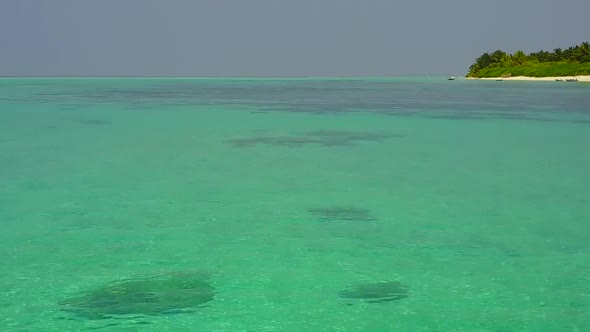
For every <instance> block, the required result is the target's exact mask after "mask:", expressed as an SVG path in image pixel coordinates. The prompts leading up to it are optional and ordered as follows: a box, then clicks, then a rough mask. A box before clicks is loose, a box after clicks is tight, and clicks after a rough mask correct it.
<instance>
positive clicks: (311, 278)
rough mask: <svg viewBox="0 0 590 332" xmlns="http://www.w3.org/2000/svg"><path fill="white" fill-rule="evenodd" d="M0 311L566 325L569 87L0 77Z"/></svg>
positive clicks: (1, 325)
mask: <svg viewBox="0 0 590 332" xmlns="http://www.w3.org/2000/svg"><path fill="white" fill-rule="evenodd" d="M0 226H1V232H0V331H5V332H8V331H84V330H92V329H99V330H100V331H228V332H229V331H232V332H233V331H251V332H254V331H256V332H260V331H317V332H321V331H416V332H418V331H494V332H504V331H506V332H508V331H535V332H543V331H590V86H589V85H587V84H582V83H564V82H534V83H531V82H495V81H492V82H490V81H485V82H484V81H466V80H456V81H447V80H446V79H445V78H436V77H435V78H354V79H353V78H342V79H339V78H329V79H328V78H325V79H322V78H301V79H278V78H277V79H172V78H168V79H155V78H154V79H150V78H145V79H123V78H95V79H91V78H69V79H59V78H38V79H33V78H30V79H25V78H21V79H1V80H0Z"/></svg>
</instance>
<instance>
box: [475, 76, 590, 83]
mask: <svg viewBox="0 0 590 332" xmlns="http://www.w3.org/2000/svg"><path fill="white" fill-rule="evenodd" d="M573 78H574V79H577V80H578V82H590V75H579V76H551V77H530V76H511V77H466V79H468V80H483V81H498V80H502V81H539V82H551V81H558V80H562V81H564V82H565V80H569V79H573Z"/></svg>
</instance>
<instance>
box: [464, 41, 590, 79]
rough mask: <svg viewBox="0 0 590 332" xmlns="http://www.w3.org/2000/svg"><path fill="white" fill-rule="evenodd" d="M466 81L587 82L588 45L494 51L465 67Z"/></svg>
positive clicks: (589, 77) (589, 47)
mask: <svg viewBox="0 0 590 332" xmlns="http://www.w3.org/2000/svg"><path fill="white" fill-rule="evenodd" d="M466 77H467V78H469V79H492V80H497V81H498V80H505V79H506V80H543V81H549V80H550V81H569V82H576V81H588V82H590V43H588V42H583V43H581V44H579V45H576V46H571V47H569V48H567V49H561V48H556V49H554V50H553V51H552V52H548V51H543V50H541V51H538V52H533V53H530V54H526V53H525V52H523V51H516V52H514V53H513V54H510V53H506V52H504V51H502V50H497V51H494V52H492V53H484V54H482V55H481V56H479V57H478V58H477V59H476V60H475V62H474V63H473V64H472V65H471V66H470V67H469V73H468V74H467V75H466Z"/></svg>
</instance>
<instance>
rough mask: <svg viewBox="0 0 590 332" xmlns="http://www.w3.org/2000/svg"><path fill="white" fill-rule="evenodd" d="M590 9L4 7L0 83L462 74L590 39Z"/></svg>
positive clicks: (484, 5) (233, 0)
mask: <svg viewBox="0 0 590 332" xmlns="http://www.w3.org/2000/svg"><path fill="white" fill-rule="evenodd" d="M588 13H590V0H559V1H557V0H487V1H482V0H406V1H404V0H358V1H352V0H207V1H205V0H96V1H92V0H0V76H225V77H237V76H424V75H430V76H435V75H464V74H465V73H466V72H467V70H468V67H469V66H470V65H471V64H472V63H473V61H474V60H475V58H476V57H478V56H479V55H480V54H482V53H483V52H486V51H494V50H496V49H502V50H504V51H508V52H514V51H516V50H518V49H522V50H524V51H525V52H532V51H538V50H540V49H545V50H552V49H554V48H557V47H560V48H567V47H569V46H572V45H575V44H579V43H581V42H583V41H590V19H588Z"/></svg>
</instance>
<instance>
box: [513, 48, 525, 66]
mask: <svg viewBox="0 0 590 332" xmlns="http://www.w3.org/2000/svg"><path fill="white" fill-rule="evenodd" d="M512 62H513V63H514V64H515V65H517V66H519V65H524V63H525V62H526V53H524V52H523V51H521V50H518V51H516V52H514V54H513V55H512Z"/></svg>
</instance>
